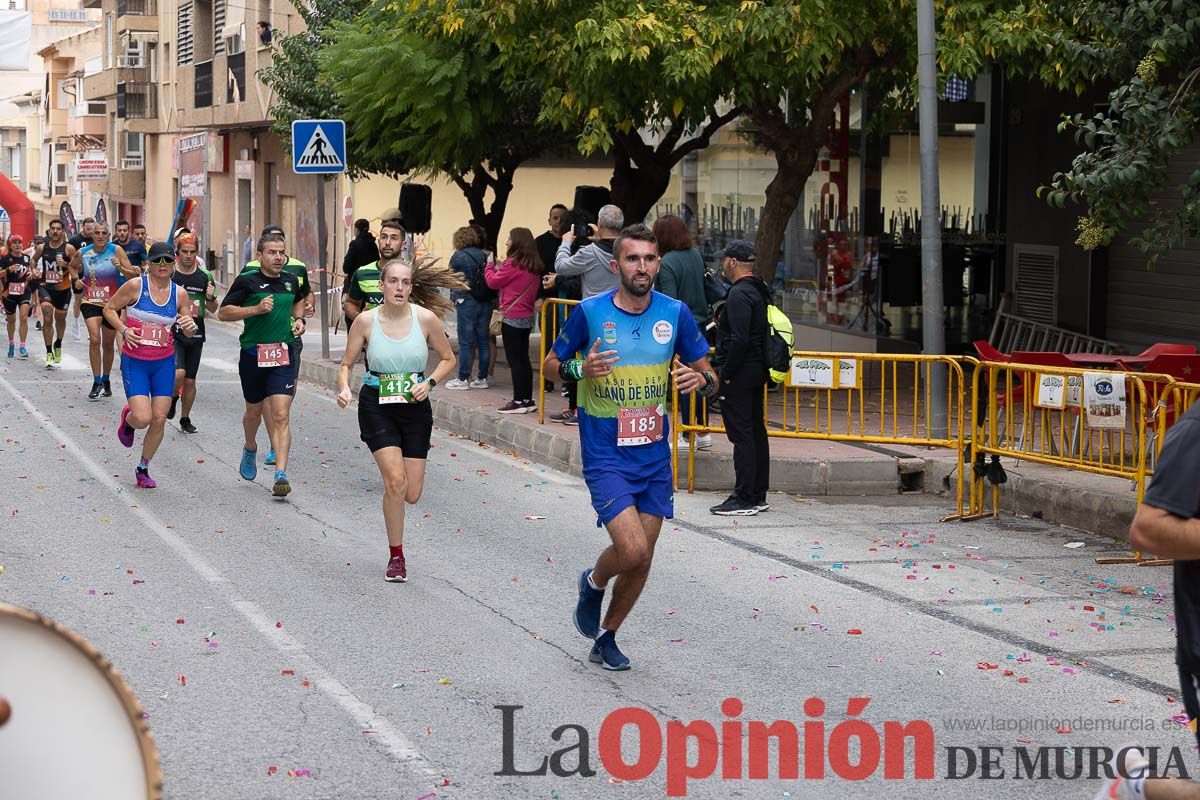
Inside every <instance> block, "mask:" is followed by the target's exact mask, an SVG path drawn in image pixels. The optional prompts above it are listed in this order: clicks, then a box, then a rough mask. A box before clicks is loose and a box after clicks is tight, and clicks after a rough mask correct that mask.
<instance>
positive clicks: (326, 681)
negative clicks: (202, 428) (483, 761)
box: [0, 376, 442, 785]
mask: <svg viewBox="0 0 1200 800" xmlns="http://www.w3.org/2000/svg"><path fill="white" fill-rule="evenodd" d="M0 387H2V388H3V389H4V390H5V391H6V392H8V393H9V394H10V395H12V396H13V398H15V399H16V401H17V402H18V403H20V404H21V405H22V406H24V408H25V410H26V411H27V412H28V413H29V414H30V416H32V417H34V418H35V419H37V420H38V422H40V423H41V425H42V427H43V428H44V429H45V430H46V431H48V432H49V433H50V435H51V436H53V437H54V438H55V439H57V440H58V442H59V443H60V444H62V445H63V446H64V447H65V448H66V449H67V452H69V453H70V454H71V455H72V456H74V457H75V459H76V460H77V461H78V462H79V464H80V465H81V466H83V468H84V469H86V470H87V471H88V472H89V473H91V475H92V477H93V478H95V479H96V481H97V482H98V483H99V484H100V485H101V486H103V487H105V488H106V489H108V490H109V491H110V492H112V494H113V496H114V497H115V498H116V499H117V500H118V502H121V503H123V504H124V505H125V506H126V508H128V510H129V512H130V513H131V514H133V515H134V516H135V517H137V518H138V519H140V520H141V521H142V523H143V524H144V525H145V526H146V528H147V529H149V530H150V531H151V532H153V533H154V534H155V535H156V536H158V538H159V539H161V540H162V542H163V543H164V544H165V545H167V546H168V547H170V548H171V549H172V550H174V551H175V552H176V553H177V554H178V555H179V556H180V557H181V558H182V559H183V560H184V561H186V562H187V564H188V566H190V567H191V568H192V569H193V570H195V572H196V573H197V574H198V575H200V577H202V578H203V579H204V580H206V581H208V582H209V583H211V584H214V585H217V584H225V585H226V586H229V585H230V584H229V579H228V578H226V577H225V576H224V575H222V574H221V573H220V572H219V571H218V570H217V569H216V568H215V567H213V566H212V565H211V564H209V563H208V561H206V560H205V559H204V557H203V556H202V555H200V553H198V552H197V551H196V550H195V549H193V548H192V547H191V545H189V544H188V543H187V542H185V541H184V540H183V539H181V538H180V537H179V536H177V535H176V534H175V533H174V532H172V531H171V530H170V529H169V528H167V526H166V525H165V524H164V523H163V522H162V521H161V520H160V519H159V518H158V517H157V515H155V514H154V512H152V511H149V510H147V509H145V508H142V507H141V506H139V505H138V504H135V503H130V502H129V499H130V498H131V497H134V496H136V495H133V494H131V493H130V492H125V491H123V490H122V488H121V487H120V486H118V484H117V482H116V481H115V480H113V478H112V475H111V474H110V473H109V472H107V471H105V470H104V469H102V468H101V467H100V465H99V464H97V463H96V462H95V461H93V460H92V458H91V457H90V456H89V455H88V454H87V453H86V452H84V450H83V448H81V447H80V446H79V445H78V444H76V443H75V442H74V441H73V440H72V439H71V438H70V437H69V436H67V434H66V433H65V432H64V431H63V430H62V428H60V427H58V426H57V425H55V424H54V423H53V422H51V421H50V419H49V418H48V417H46V415H45V414H42V413H41V412H40V411H38V409H37V408H36V407H35V406H34V405H33V403H31V402H30V401H29V400H28V399H27V398H26V397H25V396H24V395H22V394H21V393H20V392H19V391H17V388H16V387H15V386H14V385H13V383H12V382H11V381H9V380H7V379H6V378H4V377H2V376H0ZM218 591H220V593H221V594H222V595H223V596H224V599H225V601H226V602H228V603H229V605H230V606H232V607H233V608H234V609H235V610H236V611H237V612H238V613H239V614H241V615H242V616H243V617H245V619H246V620H247V621H248V622H249V623H250V624H251V625H252V626H253V627H254V629H255V630H257V631H258V632H259V633H260V634H262V635H263V637H264V638H265V639H266V640H267V641H268V642H270V643H271V645H272V646H273V647H274V648H275V649H276V650H278V651H279V652H280V653H282V654H284V655H286V656H288V657H289V658H290V659H291V660H292V661H293V662H294V663H297V664H300V665H301V666H302V667H303V669H304V672H305V673H307V674H309V675H312V676H314V678H315V684H316V686H317V688H318V689H320V690H321V691H322V692H324V693H325V695H326V696H327V697H329V699H330V700H332V701H333V702H334V703H336V704H337V705H338V706H340V707H341V708H342V709H343V710H344V711H345V712H346V713H347V714H348V715H349V716H350V717H351V719H353V720H354V722H355V723H356V724H358V725H359V727H360V729H363V730H366V729H370V730H373V731H376V734H375V735H373V736H372V738H374V739H376V740H378V741H379V742H380V743H382V744H383V745H384V747H386V748H387V749H388V751H389V752H391V754H392V755H393V756H394V757H395V758H396V759H397V760H399V761H400V762H402V763H403V764H404V765H405V766H406V767H408V768H409V769H410V770H411V771H412V772H413V773H415V774H416V775H417V776H418V777H420V778H422V779H428V780H430V781H431V785H433V784H436V783H437V782H439V781H440V780H441V777H442V774H441V773H440V772H438V771H437V770H435V769H434V768H433V765H432V764H430V763H429V761H428V760H426V758H425V757H424V756H423V755H421V752H420V751H419V750H417V748H416V747H414V746H413V744H412V742H411V741H409V740H408V738H407V737H405V736H404V734H402V733H400V731H398V730H396V728H395V727H393V726H392V724H391V722H389V721H388V720H387V718H386V717H381V716H378V715H377V714H376V713H375V711H374V710H373V709H372V708H371V707H370V706H369V705H367V704H366V703H364V702H362V701H361V700H359V699H358V697H357V696H356V695H355V694H354V693H353V692H351V691H350V690H349V689H348V688H346V686H345V684H343V683H342V682H341V681H339V680H338V679H336V678H334V677H333V676H332V675H331V674H330V673H329V671H328V670H327V669H325V667H324V666H322V665H321V664H320V662H318V661H317V660H316V659H314V658H313V657H312V656H310V655H308V653H307V651H306V650H305V649H304V645H302V644H300V643H299V642H298V641H296V639H295V638H294V637H292V636H291V635H290V634H288V633H286V632H284V631H283V630H281V629H279V628H276V627H275V624H274V623H273V622H272V621H271V620H272V619H274V617H271V616H269V615H266V614H264V613H263V612H262V611H261V610H260V609H259V608H258V606H256V605H255V604H254V603H252V602H250V601H248V600H243V599H240V598H238V597H235V596H234V595H233V593H232V592H231V591H229V590H224V591H221V590H218Z"/></svg>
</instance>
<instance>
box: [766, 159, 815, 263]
mask: <svg viewBox="0 0 1200 800" xmlns="http://www.w3.org/2000/svg"><path fill="white" fill-rule="evenodd" d="M775 162H776V164H778V169H777V171H776V173H775V177H774V178H772V179H771V182H770V183H769V184H767V190H766V202H765V203H764V204H763V212H762V219H760V220H759V222H758V235H757V236H755V238H754V256H755V263H756V265H757V269H756V270H755V271H756V272H757V273H758V275H759V277H761V278H762V279H763V280H764V281H766V282H767V285H768V286H772V285H773V284H774V283H775V265H776V264H777V263H778V261H779V254H780V250H781V248H782V246H783V237H784V234H785V232H786V231H787V226H788V222H789V221H790V220H791V218H792V214H793V213H795V211H796V208H797V207H798V206H799V205H800V198H801V197H803V196H804V184H806V183H807V182H808V179H809V176H811V175H812V171H813V167H814V166H815V165H816V153H815V152H813V153H812V156H811V158H804V157H801V158H799V159H795V158H788V157H786V156H785V155H783V154H781V153H777V154H776V156H775Z"/></svg>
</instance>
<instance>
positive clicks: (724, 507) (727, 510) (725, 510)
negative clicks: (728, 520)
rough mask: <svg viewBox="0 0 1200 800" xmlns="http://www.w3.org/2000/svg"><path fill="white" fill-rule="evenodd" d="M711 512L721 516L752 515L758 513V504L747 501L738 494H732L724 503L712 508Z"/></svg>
mask: <svg viewBox="0 0 1200 800" xmlns="http://www.w3.org/2000/svg"><path fill="white" fill-rule="evenodd" d="M709 513H712V514H716V515H717V516H720V517H752V516H754V515H755V514H757V513H758V506H757V505H756V504H754V503H747V502H746V501H745V500H742V499H741V498H740V497H738V496H737V495H730V496H729V499H728V500H726V501H725V502H724V503H721V504H720V505H716V506H713V507H712V508H710V509H709Z"/></svg>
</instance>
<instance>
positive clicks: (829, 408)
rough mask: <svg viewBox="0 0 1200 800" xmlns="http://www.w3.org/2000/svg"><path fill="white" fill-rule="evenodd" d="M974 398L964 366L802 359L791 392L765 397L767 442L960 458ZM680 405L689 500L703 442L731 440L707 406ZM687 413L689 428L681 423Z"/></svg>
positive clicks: (941, 359)
mask: <svg viewBox="0 0 1200 800" xmlns="http://www.w3.org/2000/svg"><path fill="white" fill-rule="evenodd" d="M938 370H944V372H945V394H946V398H945V399H946V419H945V420H938V419H935V418H934V417H933V415H932V414H931V413H930V411H931V406H932V403H931V401H932V396H933V391H934V388H933V387H934V381H933V378H934V377H935V373H936V371H938ZM772 395H775V396H774V397H773V396H772ZM967 397H968V394H967V383H966V379H965V377H964V374H963V369H962V364H961V363H960V362H959V360H958V359H955V358H952V357H950V356H926V355H903V354H880V353H808V352H796V353H794V354H793V357H792V369H791V371H790V373H789V376H788V380H787V382H786V384H785V385H783V386H781V387H780V388H779V389H778V390H776V391H775V392H768V393H766V394H765V400H764V404H763V405H764V414H765V417H766V423H767V434H768V435H769V436H772V437H776V438H788V439H819V440H826V441H842V442H864V443H879V444H900V445H910V446H929V447H951V448H954V449H955V451H956V453H959V454H961V453H962V452H963V448H964V446H965V443H966V431H967V423H966V420H967V416H968V413H967V411H966V400H967ZM674 399H675V401H674V406H675V417H674V422H675V425H674V430H675V434H674V435H675V436H676V439H677V440H678V436H680V435H682V436H685V437H687V439H688V448H687V449H688V456H687V488H688V491H689V492H690V491H694V490H695V450H696V447H695V445H696V441H695V438H696V436H697V435H703V434H711V433H720V432H724V427H722V426H721V425H718V424H714V422H713V421H712V420H710V419H708V418H707V411H708V409H707V408H706V404H705V401H704V400H703V398H695V397H693V398H689V399H685V401H684V402H683V403H682V404H681V403H680V402H679V398H678V396H677V395H674ZM683 413H686V414H687V420H686V421H684V420H682V419H680V415H681V414H683ZM678 451H679V448H678V447H676V458H678ZM956 458H961V456H956ZM956 471H957V474H958V479H957V496H956V501H957V508H958V514H959V516H961V515H962V514H963V513H964V511H965V483H964V479H963V475H962V469H961V468H960V469H958V470H956Z"/></svg>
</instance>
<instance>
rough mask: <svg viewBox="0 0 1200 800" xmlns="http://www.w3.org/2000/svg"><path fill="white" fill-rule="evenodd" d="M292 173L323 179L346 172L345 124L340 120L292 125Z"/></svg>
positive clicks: (311, 120)
mask: <svg viewBox="0 0 1200 800" xmlns="http://www.w3.org/2000/svg"><path fill="white" fill-rule="evenodd" d="M292 171H293V172H296V173H297V174H301V175H322V174H332V173H339V172H345V171H346V123H345V121H343V120H340V119H298V120H294V121H293V122H292Z"/></svg>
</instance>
